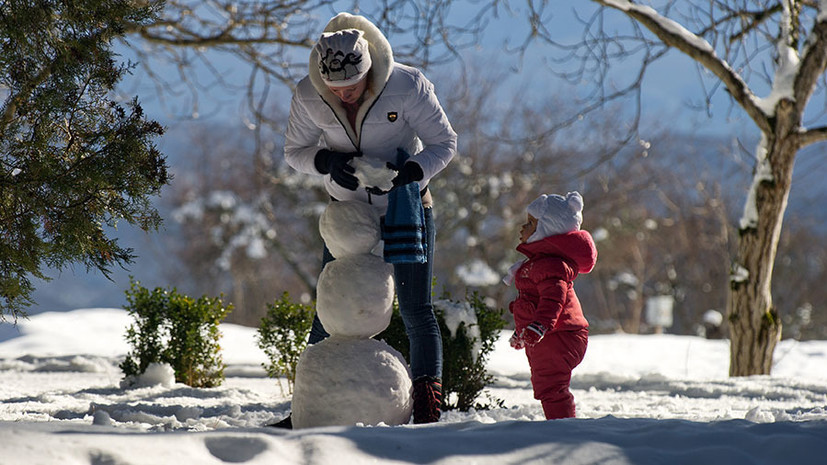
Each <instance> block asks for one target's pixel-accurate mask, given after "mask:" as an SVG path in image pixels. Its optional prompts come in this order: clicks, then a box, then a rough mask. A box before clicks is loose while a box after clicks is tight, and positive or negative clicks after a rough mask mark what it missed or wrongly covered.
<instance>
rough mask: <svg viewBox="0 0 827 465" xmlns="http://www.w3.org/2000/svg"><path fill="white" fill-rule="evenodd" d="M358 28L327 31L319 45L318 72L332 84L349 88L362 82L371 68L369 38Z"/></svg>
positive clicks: (317, 47) (317, 48) (317, 49)
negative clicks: (366, 38)
mask: <svg viewBox="0 0 827 465" xmlns="http://www.w3.org/2000/svg"><path fill="white" fill-rule="evenodd" d="M363 36H364V32H362V31H360V30H358V29H343V30H341V31H336V32H325V33H323V34H322V37H321V38H319V42H318V43H317V44H316V52H317V53H318V54H319V73H320V74H321V76H322V80H324V82H325V84H327V85H328V86H330V87H347V86H352V85H354V84H356V83H357V82H359V81H361V80H362V78H364V77H365V76H366V75H367V74H368V70H370V65H371V59H370V50H369V46H368V41H367V40H365V38H364V37H363Z"/></svg>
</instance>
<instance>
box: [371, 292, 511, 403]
mask: <svg viewBox="0 0 827 465" xmlns="http://www.w3.org/2000/svg"><path fill="white" fill-rule="evenodd" d="M434 313H435V314H436V317H437V321H438V323H439V329H440V332H441V333H442V354H443V355H442V356H443V365H442V390H443V405H442V409H443V410H451V409H458V410H460V411H463V412H466V411H468V410H469V409H471V408H472V407H473V408H478V409H486V408H489V407H491V404H492V403H493V404H496V405H499V404H501V402H500V401H499V400H496V399H488V402H485V403H483V402H480V401H479V400H478V398H479V397H480V395H481V394H482V391H483V389H485V386H487V385H488V384H491V382H492V381H493V377H492V376H491V375H490V374H488V372H487V370H486V367H485V364H486V361H487V357H488V355H489V354H490V353H491V351H492V350H493V349H494V343H495V342H496V341H497V338H498V337H499V332H500V330H501V329H502V328H503V327H505V325H506V321H505V319H504V318H503V310H502V309H493V308H491V307H489V306H488V305H486V303H485V301H484V299H483V297H482V296H480V294H479V293H478V292H476V291H475V292H474V293H472V294H467V295H466V296H465V300H463V301H454V300H452V299H451V296H450V295H449V294H448V293H447V292H445V293H443V295H442V297H441V298H440V299H439V300H437V301H436V302H434ZM376 339H380V340H384V341H385V342H387V343H388V344H389V345H390V346H391V347H393V348H394V349H396V350H398V351H399V352H400V353H401V354H402V355H403V356H404V357H405V359H406V360H410V348H409V344H408V336H407V334H406V333H405V325H404V323H403V322H402V316H401V315H400V314H399V308H398V306H397V305H396V303H394V310H393V316H392V317H391V322H390V325H388V329H386V330H385V331H383V332H382V333H380V334H379V335H377V336H376Z"/></svg>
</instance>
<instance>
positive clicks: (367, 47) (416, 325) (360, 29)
mask: <svg viewBox="0 0 827 465" xmlns="http://www.w3.org/2000/svg"><path fill="white" fill-rule="evenodd" d="M309 67H310V70H309V75H308V76H307V77H305V78H304V79H302V80H301V81H300V82H299V84H298V86H297V87H296V91H295V93H294V94H293V99H292V102H291V108H290V119H289V122H288V126H287V132H286V134H285V137H286V140H285V145H284V156H285V159H286V161H287V163H288V164H289V165H290V166H291V167H293V168H294V169H296V170H297V171H300V172H302V173H307V174H315V175H320V176H324V177H325V180H324V183H325V188H326V189H327V192H328V193H329V194H330V196H331V198H332V199H333V200H334V201H336V200H356V201H360V202H366V203H369V204H371V205H373V206H375V207H376V208H377V209H378V210H379V211H380V214H382V215H384V213H385V210H386V208H387V204H388V195H387V192H382V191H380V190H378V189H375V188H374V189H371V188H364V187H362V188H360V187H359V181H358V180H357V179H356V177H355V176H354V168H353V167H352V166H351V165H350V164H349V162H350V160H352V159H353V158H355V157H363V158H364V159H365V160H369V161H373V162H374V163H391V164H393V165H394V166H396V167H397V168H398V173H397V175H396V177H395V179H393V185H394V188H396V187H398V186H404V185H407V184H409V183H411V182H418V183H419V186H420V189H421V197H422V204H423V207H424V212H425V215H424V223H425V239H426V250H427V254H426V260H425V263H403V264H394V280H395V282H396V290H397V291H396V292H397V298H398V301H399V309H400V313H401V315H402V319H403V321H404V323H405V328H406V331H407V334H408V338H409V341H410V358H411V360H410V363H411V372H412V375H413V378H414V396H413V397H414V406H413V410H414V414H413V419H414V423H430V422H435V421H437V420H438V419H439V416H440V408H441V402H442V385H441V378H442V338H441V336H440V332H439V326H438V324H437V321H436V317H435V316H434V312H433V306H432V304H431V281H432V276H433V266H432V263H433V250H434V239H435V232H434V225H433V205H432V199H431V195H430V192H429V191H428V182H429V181H430V179H431V178H432V177H433V176H435V175H436V174H437V173H439V172H440V171H442V170H443V169H444V168H445V167H446V166H447V165H448V163H449V162H450V161H451V158H453V156H454V154H455V153H456V146H457V135H456V133H455V132H454V130H453V128H452V127H451V124H450V122H449V121H448V118H447V117H446V115H445V112H444V111H443V110H442V107H441V105H440V104H439V101H438V100H437V97H436V95H435V93H434V88H433V85H432V84H431V82H430V81H428V79H427V78H425V76H424V75H423V74H422V73H421V72H420V71H419V70H417V69H415V68H412V67H409V66H405V65H402V64H399V63H395V62H394V61H393V54H392V51H391V46H390V44H389V43H388V41H387V39H386V38H385V36H384V35H383V34H382V32H381V31H379V29H378V28H377V27H376V26H375V25H374V24H373V23H371V22H370V21H369V20H367V19H366V18H364V17H362V16H355V15H351V14H348V13H340V14H339V15H337V16H335V17H334V18H333V19H331V20H330V22H329V23H328V25H327V27H326V28H325V31H324V33H323V34H322V37H321V38H320V39H319V43H318V44H317V45H316V47H314V49H313V50H312V51H311V53H310V64H309ZM398 149H401V150H402V151H404V152H405V153H407V154H410V157H409V158H408V160H407V162H405V163H404V164H403V165H402V166H398V165H397V152H398ZM332 259H333V257H332V256H331V255H330V253H329V251H328V250H327V247H325V250H324V263H327V262H329V261H330V260H332ZM327 336H328V334H327V332H326V331H325V330H324V328H323V326H322V324H321V322H319V320H318V318H316V319H315V321H314V322H313V329H312V331H311V334H310V340H309V342H310V343H311V344H312V343H316V342H318V341H320V340H322V339H324V338H325V337H327Z"/></svg>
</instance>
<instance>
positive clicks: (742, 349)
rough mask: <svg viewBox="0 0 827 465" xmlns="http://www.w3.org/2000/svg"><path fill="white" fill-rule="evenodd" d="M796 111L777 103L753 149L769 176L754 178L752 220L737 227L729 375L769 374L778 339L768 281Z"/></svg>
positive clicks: (793, 147)
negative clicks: (771, 125) (768, 127)
mask: <svg viewBox="0 0 827 465" xmlns="http://www.w3.org/2000/svg"><path fill="white" fill-rule="evenodd" d="M796 115H797V112H796V111H795V110H794V105H793V104H792V103H791V102H789V101H782V102H780V104H779V105H778V107H777V118H776V119H775V121H774V123H775V124H774V128H773V129H774V131H773V134H768V135H766V137H765V139H764V140H762V142H761V144H765V147H759V148H758V150H759V151H761V150H763V149H764V148H765V149H766V157H767V159H766V160H767V164H768V165H767V166H768V167H769V169H770V170H771V176H770V177H767V178H763V179H762V180H759V179H758V178H757V180H756V184H755V185H754V186H753V190H752V191H751V192H752V195H753V196H754V199H751V198H748V199H747V202H753V201H754V203H755V208H756V212H757V217H756V219H757V222H756V223H755V224H750V225H744V224H742V225H741V229H740V230H739V235H740V237H739V243H738V250H737V255H736V257H735V265H734V268H735V269H734V270H733V276H732V279H731V280H730V292H729V298H728V299H727V315H728V319H729V324H730V334H731V342H730V367H729V374H730V376H750V375H767V374H770V370H771V369H772V357H773V351H774V350H775V346H776V344H777V343H778V341H779V340H780V339H781V318H780V315H779V311H778V309H776V308H775V306H773V303H772V294H771V290H770V284H771V279H772V271H773V266H774V265H775V256H776V250H777V248H778V241H779V238H780V236H781V224H782V222H783V219H784V211H785V210H786V208H787V198H788V196H789V193H790V187H791V185H792V171H793V164H794V161H795V155H796V153H797V152H798V149H799V139H798V137H797V132H796V129H797V128H798V118H797V117H796ZM759 165H760V160H759ZM757 169H759V170H760V169H761V167H760V166H759V167H758V168H757Z"/></svg>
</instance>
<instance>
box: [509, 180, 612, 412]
mask: <svg viewBox="0 0 827 465" xmlns="http://www.w3.org/2000/svg"><path fill="white" fill-rule="evenodd" d="M526 210H527V221H526V223H525V224H524V225H523V226H522V228H521V229H520V245H518V246H517V251H519V252H520V253H522V254H523V255H525V256H526V257H528V258H527V259H526V260H524V261H522V262H519V263H517V264H515V265H514V266H512V267H511V271H510V272H509V277H507V278H505V279H504V281H505V282H506V284H509V285H510V284H511V281H513V282H514V283H515V285H516V286H517V290H518V291H519V295H518V296H517V298H516V299H515V300H514V301H513V302H511V304H510V305H509V310H510V311H511V313H513V314H514V324H515V330H514V335H512V336H511V340H510V342H511V346H512V347H514V348H515V349H518V350H519V349H523V348H525V351H526V356H527V357H528V363H529V365H530V366H531V384H532V386H533V387H534V398H535V399H537V400H539V401H540V402H541V403H542V405H543V412H544V413H545V416H546V419H549V420H551V419H555V418H570V417H574V396H573V395H572V394H571V391H569V385H570V384H571V372H572V370H573V369H574V367H576V366H577V365H579V364H580V362H581V361H583V356H584V355H585V354H586V345H587V343H588V338H589V323H588V321H586V318H585V317H584V316H583V311H582V309H581V308H580V301H579V300H578V299H577V295H576V294H575V293H574V287H572V282H573V281H574V278H576V277H577V275H578V274H579V273H588V272H590V271H591V270H592V268H594V264H595V262H596V261H597V248H596V247H595V245H594V241H593V240H592V237H591V235H590V234H589V233H588V232H587V231H581V230H580V223H581V222H582V220H583V216H582V211H583V198H582V197H581V196H580V194H579V193H577V192H570V193H568V194H567V195H566V197H563V196H560V195H541V196H540V197H539V198H537V199H536V200H535V201H533V202H532V203H531V204H529V206H528V208H527V209H526Z"/></svg>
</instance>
